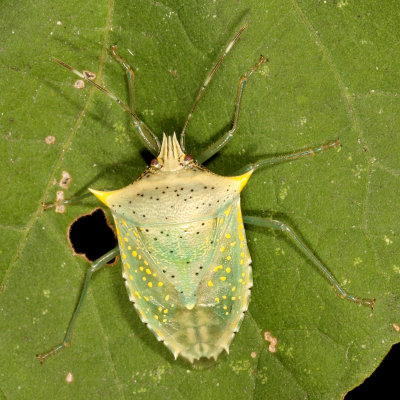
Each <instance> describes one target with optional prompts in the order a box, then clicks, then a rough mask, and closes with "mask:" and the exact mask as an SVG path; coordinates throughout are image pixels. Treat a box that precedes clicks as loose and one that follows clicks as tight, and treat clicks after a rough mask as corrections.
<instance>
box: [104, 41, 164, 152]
mask: <svg viewBox="0 0 400 400" xmlns="http://www.w3.org/2000/svg"><path fill="white" fill-rule="evenodd" d="M111 54H112V55H113V56H114V58H115V59H116V60H117V61H118V62H119V63H120V64H121V65H122V67H123V68H124V69H125V72H126V77H127V79H128V89H129V107H130V110H131V113H130V118H131V122H132V125H133V126H134V128H135V129H137V130H138V132H139V135H140V137H141V139H142V141H143V142H144V144H145V145H146V147H147V148H148V149H149V150H150V151H151V152H152V153H153V154H156V155H158V153H159V151H160V149H161V146H160V142H159V141H158V139H157V136H156V135H155V134H154V133H153V131H152V130H151V129H150V128H149V127H148V126H147V125H146V124H144V123H142V124H141V126H140V125H138V121H137V120H136V119H135V118H134V117H133V116H134V115H136V114H135V73H134V72H133V69H132V68H131V66H130V65H129V64H128V62H127V61H126V60H125V58H122V57H121V56H120V55H119V54H118V53H117V46H116V45H114V46H111Z"/></svg>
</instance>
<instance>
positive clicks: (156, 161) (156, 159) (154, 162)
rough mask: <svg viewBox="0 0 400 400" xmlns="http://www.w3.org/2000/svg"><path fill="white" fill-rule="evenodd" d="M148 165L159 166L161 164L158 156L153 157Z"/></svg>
mask: <svg viewBox="0 0 400 400" xmlns="http://www.w3.org/2000/svg"><path fill="white" fill-rule="evenodd" d="M150 165H151V166H152V167H154V168H161V164H160V161H158V158H153V159H152V160H151V163H150Z"/></svg>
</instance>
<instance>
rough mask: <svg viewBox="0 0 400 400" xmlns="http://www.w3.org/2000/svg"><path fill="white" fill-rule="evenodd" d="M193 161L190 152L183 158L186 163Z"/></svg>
mask: <svg viewBox="0 0 400 400" xmlns="http://www.w3.org/2000/svg"><path fill="white" fill-rule="evenodd" d="M192 161H193V157H192V156H191V155H189V154H186V155H185V157H184V158H183V163H184V164H190V163H191V162H192Z"/></svg>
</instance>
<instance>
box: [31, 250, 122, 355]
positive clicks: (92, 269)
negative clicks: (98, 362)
mask: <svg viewBox="0 0 400 400" xmlns="http://www.w3.org/2000/svg"><path fill="white" fill-rule="evenodd" d="M118 254H119V248H118V247H115V248H114V249H112V250H110V251H109V252H108V253H106V254H104V256H102V257H100V258H99V259H97V260H96V261H95V262H94V263H93V264H92V265H91V267H90V268H89V269H88V271H87V273H86V279H85V283H84V285H83V288H82V291H81V295H80V298H79V301H78V304H77V306H76V308H75V311H74V314H73V315H72V318H71V321H70V323H69V325H68V329H67V333H66V334H65V337H64V340H63V342H62V343H60V344H59V345H58V346H56V347H54V348H52V349H51V350H49V351H47V352H46V353H43V354H38V355H36V357H37V358H38V359H39V361H40V363H43V362H44V361H45V360H46V359H47V358H48V357H50V356H53V355H55V354H57V353H58V352H59V351H61V350H62V349H64V348H65V347H67V346H70V345H71V340H72V331H73V329H74V327H75V323H76V320H77V318H78V315H79V312H80V310H81V307H82V304H83V302H84V300H85V297H86V293H87V290H88V287H89V283H90V280H91V278H92V275H93V274H94V273H95V272H97V271H98V270H99V269H101V268H102V267H104V266H105V265H106V264H107V263H108V262H109V261H111V260H112V259H113V258H115V257H116V256H117V255H118Z"/></svg>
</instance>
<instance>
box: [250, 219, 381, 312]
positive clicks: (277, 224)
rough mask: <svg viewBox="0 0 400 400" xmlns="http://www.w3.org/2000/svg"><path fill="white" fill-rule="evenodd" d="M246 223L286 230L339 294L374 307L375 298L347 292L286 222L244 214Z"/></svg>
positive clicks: (343, 297)
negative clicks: (361, 296)
mask: <svg viewBox="0 0 400 400" xmlns="http://www.w3.org/2000/svg"><path fill="white" fill-rule="evenodd" d="M243 221H244V223H245V224H249V225H256V226H261V227H263V228H272V229H274V230H279V231H282V232H284V233H285V234H286V235H287V236H288V237H289V238H290V239H292V240H293V241H294V242H295V243H296V245H297V246H298V247H299V248H300V249H301V251H302V252H303V253H304V254H305V255H306V257H307V258H308V259H309V260H310V261H311V262H312V263H313V264H314V265H315V266H316V267H317V268H318V269H319V270H320V272H321V273H322V275H323V276H324V277H325V278H326V279H327V280H328V281H329V282H330V283H331V284H332V286H333V288H334V289H335V291H336V293H337V295H338V296H339V297H340V298H341V299H346V300H349V301H352V302H354V303H358V304H363V305H365V306H368V307H371V308H373V307H374V303H375V299H362V298H359V297H355V296H353V295H351V294H349V293H347V292H346V291H345V290H344V289H343V288H342V287H341V286H340V284H339V282H338V281H337V280H336V278H335V277H334V276H333V275H332V274H331V273H330V272H329V271H328V269H327V268H326V267H325V266H324V265H323V264H322V263H321V261H319V260H318V258H317V257H316V256H315V255H314V254H313V253H312V252H311V250H310V249H309V248H308V247H307V246H306V245H305V244H304V243H303V241H302V240H301V239H300V238H299V237H298V236H297V234H296V233H295V232H294V231H293V229H292V228H291V227H290V226H288V225H286V224H285V223H284V222H281V221H277V220H274V219H269V218H260V217H250V216H243Z"/></svg>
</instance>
